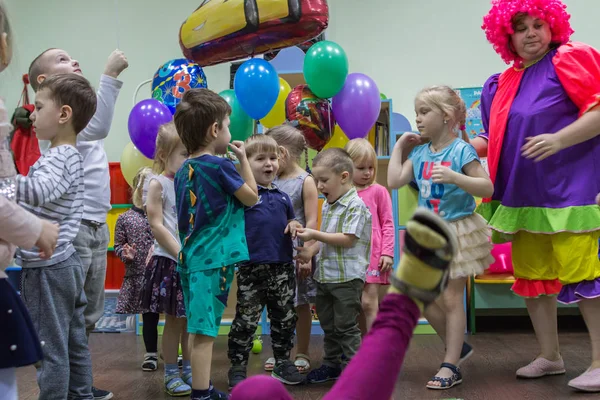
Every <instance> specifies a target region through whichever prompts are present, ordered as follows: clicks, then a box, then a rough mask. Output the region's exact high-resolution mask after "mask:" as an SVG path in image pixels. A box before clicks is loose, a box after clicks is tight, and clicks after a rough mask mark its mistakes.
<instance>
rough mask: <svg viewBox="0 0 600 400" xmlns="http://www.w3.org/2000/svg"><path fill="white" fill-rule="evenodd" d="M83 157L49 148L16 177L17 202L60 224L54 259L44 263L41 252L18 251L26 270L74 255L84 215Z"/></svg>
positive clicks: (64, 147)
mask: <svg viewBox="0 0 600 400" xmlns="http://www.w3.org/2000/svg"><path fill="white" fill-rule="evenodd" d="M83 192H84V185H83V158H82V157H81V154H80V153H79V151H77V149H76V148H75V147H73V146H70V145H61V146H57V147H53V148H51V149H49V150H48V151H47V152H46V153H45V154H44V155H43V156H42V157H40V159H39V160H38V161H37V162H36V163H35V164H34V165H33V166H32V167H31V168H30V169H29V174H28V175H27V176H22V175H18V176H17V201H18V202H19V204H20V205H22V206H23V208H25V209H26V210H28V211H30V212H31V213H33V214H35V215H37V216H38V217H40V218H42V219H47V220H50V221H54V222H56V223H58V224H59V225H60V233H59V235H58V243H57V246H56V250H55V251H54V254H53V255H52V257H51V258H50V259H48V260H43V259H41V258H40V256H39V249H37V248H36V247H34V248H32V249H19V251H18V252H17V260H18V262H19V263H20V264H21V266H22V267H23V268H36V267H46V266H49V265H55V264H58V263H60V262H62V261H64V260H66V259H67V258H69V257H70V256H71V255H72V254H73V253H74V252H75V248H74V247H73V240H74V239H75V236H77V232H78V231H79V225H80V222H81V217H82V214H83Z"/></svg>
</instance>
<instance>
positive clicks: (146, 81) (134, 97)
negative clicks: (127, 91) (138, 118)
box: [133, 79, 152, 106]
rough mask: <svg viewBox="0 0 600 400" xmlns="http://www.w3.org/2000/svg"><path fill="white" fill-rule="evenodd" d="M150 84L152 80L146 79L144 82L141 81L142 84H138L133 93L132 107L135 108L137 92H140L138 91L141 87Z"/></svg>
mask: <svg viewBox="0 0 600 400" xmlns="http://www.w3.org/2000/svg"><path fill="white" fill-rule="evenodd" d="M150 82H152V79H146V80H145V81H143V82H142V83H140V84H139V85H138V87H137V88H135V92H133V105H134V106H135V105H136V104H137V100H136V99H137V95H138V92H139V91H140V89H141V88H142V86H144V85H147V84H149V83H150Z"/></svg>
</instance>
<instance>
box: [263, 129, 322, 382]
mask: <svg viewBox="0 0 600 400" xmlns="http://www.w3.org/2000/svg"><path fill="white" fill-rule="evenodd" d="M267 135H269V136H271V137H272V138H273V139H275V141H276V142H277V144H278V145H279V151H280V155H279V170H278V172H277V179H275V181H274V182H273V183H274V184H275V185H277V186H278V187H279V188H280V189H281V190H283V191H284V192H285V193H287V195H288V196H290V199H291V200H292V206H293V207H294V213H295V215H296V219H297V220H298V222H300V223H301V224H302V226H304V227H307V228H311V229H317V214H318V212H319V200H318V199H319V195H318V193H317V185H316V183H315V180H314V179H313V178H312V176H310V174H309V173H308V172H306V171H305V170H304V169H302V167H300V165H299V161H300V156H301V155H302V153H303V152H304V154H305V157H306V158H307V163H306V165H308V152H307V148H306V142H305V140H304V136H302V133H301V132H300V131H299V130H297V129H296V128H294V127H292V126H290V125H279V126H276V127H275V128H273V129H270V130H269V131H268V132H267ZM309 244H310V243H308V244H307V245H309ZM312 264H313V263H312V262H311V263H308V264H301V263H298V264H297V270H298V279H297V280H296V282H297V288H296V302H295V303H296V313H297V314H298V321H297V323H296V336H297V338H298V348H297V352H296V359H295V361H294V364H295V365H296V368H298V371H300V372H301V373H307V372H308V371H309V370H310V357H309V355H308V347H309V344H310V334H311V328H312V314H311V312H310V305H311V303H314V302H315V297H316V295H317V288H316V286H315V283H314V281H313V279H312V273H313V265H312ZM274 365H275V359H274V358H272V357H271V358H269V359H268V360H267V362H266V363H265V370H267V371H270V370H273V367H274Z"/></svg>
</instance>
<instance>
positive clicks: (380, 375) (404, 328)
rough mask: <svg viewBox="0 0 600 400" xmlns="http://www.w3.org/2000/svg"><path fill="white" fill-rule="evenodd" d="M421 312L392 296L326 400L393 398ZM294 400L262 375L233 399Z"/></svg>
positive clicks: (401, 297) (235, 392) (240, 388)
mask: <svg viewBox="0 0 600 400" xmlns="http://www.w3.org/2000/svg"><path fill="white" fill-rule="evenodd" d="M419 315H420V311H419V308H418V307H417V306H416V305H415V303H414V302H413V301H412V300H411V299H410V298H409V297H407V296H405V295H402V294H388V295H387V296H386V297H385V298H384V299H383V301H382V302H381V305H380V306H379V313H378V314H377V319H376V320H375V323H374V324H373V327H372V328H371V330H370V331H369V333H368V334H367V336H365V338H364V340H363V343H362V345H361V347H360V349H359V351H358V353H356V355H355V356H354V358H353V359H352V361H350V364H348V366H347V367H346V369H344V372H343V373H342V375H341V376H340V378H339V379H338V381H337V382H336V383H335V385H334V386H333V387H332V388H331V390H330V391H329V393H327V395H326V396H325V397H324V398H323V400H339V399H345V400H352V399H357V400H359V399H360V400H362V399H389V398H390V397H391V396H392V394H393V392H394V385H395V384H396V379H397V378H398V374H399V373H400V368H401V367H402V362H403V361H404V356H405V354H406V350H407V349H408V344H409V343H410V339H411V338H412V335H413V331H414V329H415V326H416V325H417V321H418V320H419ZM259 399H270V400H292V397H291V396H290V394H289V393H288V392H287V391H286V390H285V388H284V386H283V385H282V384H281V383H280V382H279V381H276V380H275V379H273V378H271V377H268V376H265V375H258V376H253V377H251V378H249V379H246V380H245V381H243V382H242V383H240V384H239V385H237V386H236V387H235V389H234V390H233V392H232V393H231V398H230V400H259Z"/></svg>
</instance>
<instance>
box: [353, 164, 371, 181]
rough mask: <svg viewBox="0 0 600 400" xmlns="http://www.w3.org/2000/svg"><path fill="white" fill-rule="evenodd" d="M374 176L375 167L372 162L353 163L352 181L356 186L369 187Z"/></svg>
mask: <svg viewBox="0 0 600 400" xmlns="http://www.w3.org/2000/svg"><path fill="white" fill-rule="evenodd" d="M374 174H375V166H374V165H373V161H372V160H357V161H356V162H355V163H354V173H353V174H352V179H353V180H354V184H355V185H356V186H367V185H370V184H371V182H372V179H373V175H374Z"/></svg>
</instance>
